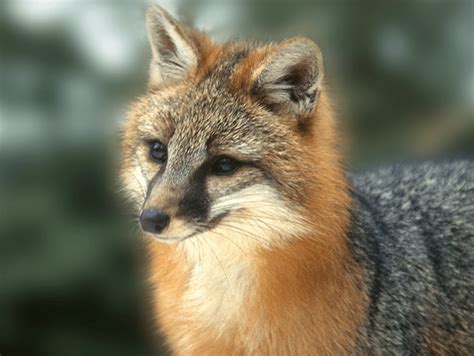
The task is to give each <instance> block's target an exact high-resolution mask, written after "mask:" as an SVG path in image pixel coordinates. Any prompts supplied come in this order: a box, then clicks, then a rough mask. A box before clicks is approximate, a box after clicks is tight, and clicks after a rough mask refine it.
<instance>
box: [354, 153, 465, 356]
mask: <svg viewBox="0 0 474 356" xmlns="http://www.w3.org/2000/svg"><path fill="white" fill-rule="evenodd" d="M350 178H351V181H352V183H353V196H354V208H353V216H354V218H353V230H352V234H351V236H350V238H351V243H352V247H353V252H354V256H355V258H356V260H357V261H358V262H359V263H361V264H362V266H363V268H364V270H365V282H366V283H367V287H368V292H369V309H368V315H367V319H366V323H365V327H364V331H363V332H362V333H361V335H360V347H361V349H362V350H364V351H365V352H368V351H370V352H371V353H377V354H378V353H380V350H383V354H420V353H422V352H423V353H424V352H426V350H427V349H430V348H431V349H432V350H434V351H433V352H436V354H451V355H455V354H456V355H457V354H468V353H469V352H472V351H474V335H473V334H474V259H473V255H474V254H473V253H474V162H470V161H467V160H461V161H456V162H451V163H441V164H435V163H433V162H425V163H421V164H415V163H413V164H407V165H394V166H391V167H386V168H382V169H379V170H374V171H370V172H367V173H364V174H356V175H352V176H351V177H350ZM430 344H431V346H430ZM469 350H470V351H469Z"/></svg>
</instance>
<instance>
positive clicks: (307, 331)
mask: <svg viewBox="0 0 474 356" xmlns="http://www.w3.org/2000/svg"><path fill="white" fill-rule="evenodd" d="M147 27H148V32H149V38H150V44H151V49H152V55H153V58H152V62H151V65H150V80H149V85H148V91H147V94H146V95H144V96H143V97H141V98H140V99H138V100H137V101H136V102H135V103H134V104H133V105H132V107H131V110H130V113H129V117H128V120H127V121H126V122H125V124H124V127H123V139H122V148H123V164H122V179H123V183H124V186H125V191H126V192H127V194H128V196H129V198H130V200H131V202H132V204H133V205H134V206H135V208H136V209H137V212H138V213H139V214H140V223H141V226H142V228H143V230H144V234H145V235H146V236H147V237H150V238H149V239H147V241H148V242H149V251H150V279H151V283H152V285H153V287H154V296H153V300H154V305H155V310H156V319H157V324H158V325H159V326H160V329H161V331H162V333H163V334H164V335H165V337H166V340H167V342H168V344H169V346H170V348H171V350H172V351H173V352H175V353H176V354H212V353H214V354H215V353H217V354H273V355H287V354H295V355H303V354H317V355H324V354H328V355H329V354H331V355H334V354H367V353H373V354H398V353H413V354H415V353H416V354H417V353H435V354H468V353H469V352H470V351H472V349H473V347H474V340H473V326H474V325H473V324H474V322H473V312H474V307H473V299H472V295H473V292H474V290H473V281H472V278H473V272H474V267H473V259H472V250H473V247H474V246H473V236H474V221H473V219H474V165H473V164H472V163H470V162H468V161H459V162H454V163H446V164H441V165H435V164H433V163H425V164H421V165H413V166H410V165H406V166H393V167H389V168H385V169H382V170H379V171H374V172H369V173H364V174H359V175H352V176H347V175H346V174H345V173H344V171H343V169H342V168H341V158H340V155H339V153H338V152H339V149H338V140H337V137H338V136H337V132H336V129H335V119H334V115H333V112H332V110H331V105H330V103H329V99H328V97H327V94H326V91H325V90H324V86H323V66H322V58H321V55H320V52H319V49H318V47H317V46H316V45H315V44H314V43H313V42H312V41H310V40H308V39H305V38H293V39H289V40H286V41H283V42H280V43H271V44H267V45H263V46H260V45H255V44H249V43H242V42H230V43H224V44H215V43H213V42H211V41H210V40H209V39H208V37H207V36H206V35H205V34H203V33H200V32H197V31H195V30H192V29H190V28H189V27H187V26H185V25H183V24H181V23H179V22H177V21H176V20H174V19H173V18H172V17H171V16H170V15H169V14H168V13H167V12H166V11H164V10H163V9H161V8H160V7H156V6H155V7H152V8H151V9H150V10H149V12H148V15H147Z"/></svg>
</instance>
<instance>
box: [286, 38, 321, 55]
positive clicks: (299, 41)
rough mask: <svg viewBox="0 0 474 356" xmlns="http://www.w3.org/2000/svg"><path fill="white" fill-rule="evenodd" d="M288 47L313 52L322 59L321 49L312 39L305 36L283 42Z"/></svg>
mask: <svg viewBox="0 0 474 356" xmlns="http://www.w3.org/2000/svg"><path fill="white" fill-rule="evenodd" d="M283 44H284V45H286V46H291V47H298V48H300V49H302V50H309V51H313V52H315V53H316V54H317V56H319V57H321V49H320V48H319V46H318V45H317V43H316V42H314V41H313V40H312V39H311V38H308V37H305V36H295V37H291V38H289V39H287V40H285V41H284V42H283Z"/></svg>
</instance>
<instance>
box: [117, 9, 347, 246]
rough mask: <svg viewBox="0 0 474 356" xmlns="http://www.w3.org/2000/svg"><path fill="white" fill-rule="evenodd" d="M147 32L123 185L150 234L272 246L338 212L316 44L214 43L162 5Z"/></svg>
mask: <svg viewBox="0 0 474 356" xmlns="http://www.w3.org/2000/svg"><path fill="white" fill-rule="evenodd" d="M147 30H148V35H149V42H150V45H151V52H152V60H151V64H150V72H149V73H150V74H149V83H148V90H147V93H146V94H145V95H144V96H142V97H141V98H139V99H138V100H137V101H136V102H135V103H134V104H133V105H132V107H131V110H130V113H129V115H128V119H127V121H126V122H125V124H124V126H123V132H122V153H123V161H122V180H123V183H124V186H125V190H126V192H127V193H128V196H129V197H130V199H131V201H132V203H133V205H134V206H135V207H136V209H137V213H138V215H139V216H140V225H141V227H142V229H143V231H144V232H145V233H146V234H148V235H150V236H153V237H155V238H156V239H158V240H160V241H163V242H179V241H182V240H186V239H194V238H205V237H206V236H207V237H211V236H212V237H213V238H215V239H221V240H222V241H225V240H226V239H229V238H233V239H235V237H234V236H238V239H240V240H241V241H246V240H248V241H253V242H257V243H258V244H261V245H263V246H268V245H272V244H278V243H280V242H283V241H288V239H291V238H293V237H298V236H302V235H304V234H306V233H308V231H313V230H314V229H315V227H316V229H317V228H318V226H319V227H321V226H323V225H322V224H318V221H320V222H321V220H324V219H326V220H327V219H331V217H332V216H333V215H335V214H337V210H338V209H339V208H340V205H341V204H339V205H338V203H337V200H338V198H337V196H336V197H335V196H334V195H331V194H330V192H331V191H333V190H335V189H337V188H338V187H339V186H340V185H341V184H343V183H341V182H342V178H341V175H340V174H339V170H338V161H339V159H338V157H337V155H336V154H335V147H334V146H335V144H334V137H333V136H334V135H333V129H332V126H333V124H332V121H333V120H332V115H331V114H330V109H329V105H328V104H327V99H326V96H325V95H324V91H323V65H322V57H321V54H320V51H319V49H318V47H317V45H316V44H315V43H314V42H312V41H311V40H309V39H306V38H302V37H297V38H291V39H288V40H285V41H282V42H279V43H271V44H266V45H256V44H249V43H243V42H229V43H224V44H216V43H213V42H212V41H211V40H210V39H209V38H208V37H207V36H206V35H205V34H203V33H201V32H198V31H196V30H193V29H191V28H189V27H187V26H186V25H184V24H182V23H179V22H178V21H176V20H175V19H173V18H172V17H171V16H170V15H169V14H168V13H167V12H166V11H165V10H163V9H162V8H160V7H157V6H154V7H152V8H151V9H149V10H148V12H147ZM335 201H336V203H335Z"/></svg>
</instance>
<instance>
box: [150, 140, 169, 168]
mask: <svg viewBox="0 0 474 356" xmlns="http://www.w3.org/2000/svg"><path fill="white" fill-rule="evenodd" d="M150 156H151V158H152V159H153V160H154V161H155V162H158V163H165V162H166V160H167V158H168V150H167V149H166V146H165V145H164V144H162V143H161V142H160V141H154V142H152V143H151V144H150Z"/></svg>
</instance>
